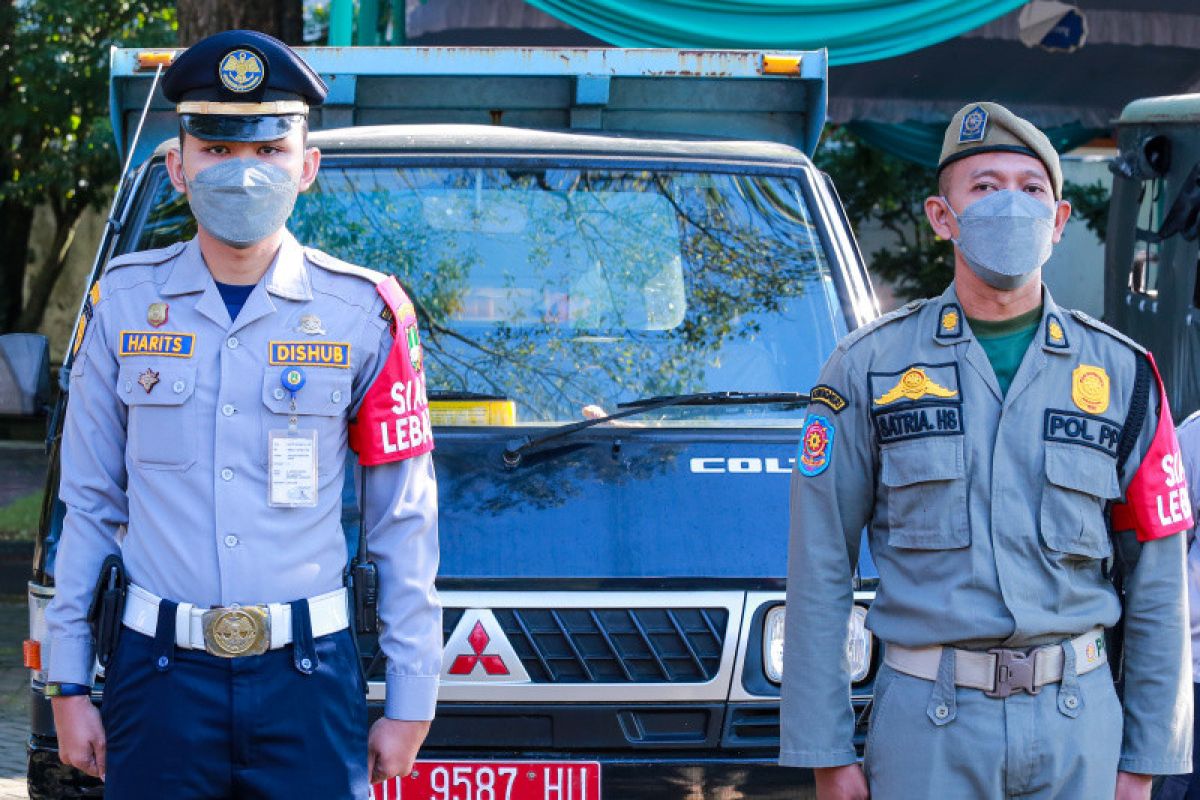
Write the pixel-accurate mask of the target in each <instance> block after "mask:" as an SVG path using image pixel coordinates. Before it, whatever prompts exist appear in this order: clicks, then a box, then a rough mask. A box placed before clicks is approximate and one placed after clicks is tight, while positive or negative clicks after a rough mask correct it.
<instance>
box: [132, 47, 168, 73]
mask: <svg viewBox="0 0 1200 800" xmlns="http://www.w3.org/2000/svg"><path fill="white" fill-rule="evenodd" d="M174 60H175V53H174V52H172V51H170V50H146V51H144V52H141V53H138V69H139V70H152V69H155V68H156V67H162V68H163V69H166V68H167V67H169V66H171V62H172V61H174Z"/></svg>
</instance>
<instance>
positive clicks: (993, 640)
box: [781, 103, 1192, 800]
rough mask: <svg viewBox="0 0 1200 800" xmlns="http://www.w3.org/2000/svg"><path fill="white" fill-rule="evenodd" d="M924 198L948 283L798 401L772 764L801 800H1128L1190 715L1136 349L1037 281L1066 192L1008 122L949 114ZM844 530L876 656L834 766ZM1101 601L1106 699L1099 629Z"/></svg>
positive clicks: (1164, 504)
mask: <svg viewBox="0 0 1200 800" xmlns="http://www.w3.org/2000/svg"><path fill="white" fill-rule="evenodd" d="M925 210H926V213H927V216H928V218H929V221H930V224H931V225H932V227H933V230H934V231H935V232H936V233H937V234H938V235H939V236H941V237H943V238H945V239H948V240H951V241H952V242H953V243H954V254H955V268H954V282H953V283H952V284H951V285H950V287H949V288H948V289H947V290H946V291H945V293H944V294H943V295H942V296H941V297H940V298H937V299H935V300H927V301H919V302H915V303H910V304H909V305H907V306H905V307H904V308H902V309H900V310H898V311H896V312H894V313H892V314H888V315H886V316H885V317H883V318H882V319H880V320H878V321H876V322H875V323H872V324H870V325H868V326H865V327H864V328H863V329H861V330H859V331H856V332H855V333H853V334H851V335H850V336H848V337H847V338H846V339H845V340H843V341H842V342H841V343H840V344H839V346H838V348H837V350H836V351H835V352H834V354H833V355H832V356H831V357H830V359H829V361H828V362H827V363H826V365H825V367H824V369H823V371H822V373H821V378H820V384H819V387H817V388H814V390H813V392H812V397H813V405H812V407H811V408H810V410H809V414H808V417H807V419H806V422H805V428H804V439H803V442H802V443H801V446H800V453H799V456H798V459H797V470H796V473H795V475H794V476H793V479H792V529H791V544H790V548H789V567H788V584H787V590H788V594H787V621H786V626H787V627H786V646H785V650H784V686H783V700H782V703H783V707H782V719H783V736H782V747H781V763H783V764H785V765H789V766H803V767H812V768H814V770H815V776H816V783H817V793H818V796H819V797H820V798H821V799H822V800H829V799H830V798H865V797H867V796H868V793H869V794H870V796H872V797H875V798H905V800H911V799H912V798H935V797H936V798H941V797H947V798H949V797H954V798H959V797H964V798H965V797H978V798H984V797H986V798H1002V797H1038V798H1053V797H1073V798H1074V797H1079V798H1084V797H1086V798H1111V797H1114V796H1116V797H1119V798H1147V797H1149V792H1150V783H1151V777H1150V776H1152V775H1155V774H1170V773H1176V772H1185V771H1187V770H1188V769H1189V765H1190V761H1191V726H1192V693H1191V686H1190V683H1191V674H1190V673H1191V670H1190V659H1189V658H1188V654H1187V636H1186V631H1187V620H1186V603H1185V591H1184V570H1183V563H1184V562H1183V536H1181V535H1179V533H1180V532H1181V531H1184V530H1186V529H1187V528H1189V527H1190V526H1191V524H1192V517H1191V510H1190V509H1191V506H1190V502H1189V499H1188V490H1187V485H1186V481H1185V479H1184V476H1183V468H1182V465H1181V462H1180V455H1179V451H1178V445H1177V443H1176V441H1175V436H1174V427H1173V425H1172V422H1171V417H1170V411H1169V409H1168V408H1167V403H1166V395H1165V393H1164V392H1163V390H1162V386H1161V383H1160V381H1159V380H1158V374H1157V370H1156V369H1155V368H1154V362H1153V359H1152V358H1150V356H1149V354H1148V353H1146V352H1145V351H1144V350H1143V349H1142V348H1141V347H1139V346H1138V345H1136V344H1135V343H1133V342H1132V341H1130V340H1128V339H1126V338H1125V337H1124V336H1122V335H1120V334H1119V333H1117V332H1115V331H1113V330H1111V329H1109V328H1107V327H1106V326H1104V325H1103V324H1101V323H1099V322H1097V321H1096V320H1094V319H1092V318H1091V317H1088V316H1087V315H1085V314H1082V313H1080V312H1075V311H1069V310H1067V309H1063V308H1060V307H1058V306H1057V305H1056V304H1055V303H1054V301H1053V300H1052V299H1051V297H1050V295H1049V293H1048V292H1046V291H1045V288H1044V286H1043V285H1042V282H1041V267H1042V265H1043V264H1045V262H1046V260H1047V259H1048V258H1049V256H1050V252H1051V248H1052V246H1053V243H1055V242H1057V241H1058V240H1059V238H1060V236H1061V235H1062V230H1063V226H1064V224H1065V223H1066V221H1067V218H1068V216H1069V215H1070V205H1069V204H1068V203H1067V202H1066V201H1064V200H1063V199H1062V173H1061V171H1060V167H1059V162H1058V156H1057V154H1056V153H1055V151H1054V149H1053V147H1052V146H1051V144H1050V142H1049V140H1047V138H1046V137H1045V135H1043V134H1042V133H1041V131H1039V130H1037V129H1036V128H1035V127H1034V126H1033V125H1031V124H1030V123H1029V122H1027V121H1026V120H1023V119H1021V118H1019V117H1017V116H1016V115H1014V114H1012V113H1011V112H1010V111H1008V110H1007V109H1005V108H1003V107H1002V106H999V105H997V104H994V103H972V104H970V105H967V106H966V107H964V108H963V109H962V110H960V111H959V112H958V114H957V115H956V116H955V117H954V119H953V120H952V122H951V124H950V127H949V128H948V129H947V131H946V137H945V141H944V143H943V148H942V155H941V159H940V167H939V193H938V196H935V197H930V198H929V199H928V200H927V201H926V203H925ZM1109 519H1111V527H1112V530H1113V531H1114V533H1113V534H1111V535H1110V533H1109V525H1108V520H1109ZM864 525H866V526H868V530H869V536H870V540H869V541H870V546H871V552H872V554H873V556H874V558H875V562H876V564H877V565H878V568H879V576H880V584H879V590H878V594H877V597H876V600H875V602H874V604H873V605H872V607H871V610H870V613H869V615H868V618H867V625H868V627H869V628H870V629H871V630H872V631H873V633H874V634H875V636H876V637H878V639H879V640H880V641H881V643H882V646H883V654H884V655H883V665H882V666H881V668H880V670H879V674H878V677H877V678H876V681H875V694H874V703H873V706H872V711H871V717H870V728H869V733H868V737H867V745H866V757H865V764H864V768H860V767H859V765H858V763H857V759H856V753H855V749H854V745H853V742H852V734H853V730H854V717H853V715H852V712H851V706H850V702H849V693H848V689H849V675H848V673H847V668H846V657H845V652H846V635H847V618H848V616H849V614H850V609H851V603H852V595H851V570H852V568H853V565H854V564H855V563H856V562H857V559H858V549H859V541H860V535H861V531H862V529H863V526H864ZM1110 569H1117V570H1119V571H1120V572H1121V573H1122V574H1123V576H1124V589H1125V593H1124V598H1121V597H1120V596H1119V595H1118V592H1117V591H1116V590H1115V589H1114V585H1113V583H1112V581H1111V580H1110V576H1111V573H1110ZM1122 599H1123V600H1124V641H1125V646H1124V653H1125V655H1124V686H1125V693H1124V708H1122V706H1121V704H1120V703H1119V702H1118V699H1117V695H1116V693H1115V691H1114V687H1113V679H1112V674H1111V672H1110V669H1109V664H1108V658H1109V648H1108V640H1107V639H1106V635H1105V628H1109V627H1112V626H1114V625H1116V624H1117V622H1118V619H1120V618H1121V614H1122Z"/></svg>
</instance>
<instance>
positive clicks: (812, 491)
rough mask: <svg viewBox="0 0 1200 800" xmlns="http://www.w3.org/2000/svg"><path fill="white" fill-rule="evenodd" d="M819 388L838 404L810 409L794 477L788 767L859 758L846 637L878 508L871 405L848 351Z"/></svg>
mask: <svg viewBox="0 0 1200 800" xmlns="http://www.w3.org/2000/svg"><path fill="white" fill-rule="evenodd" d="M818 390H820V393H821V394H822V395H823V396H824V397H826V398H828V399H829V401H830V402H829V403H826V404H820V403H816V402H814V403H813V404H812V405H810V406H809V413H808V418H807V419H806V421H805V425H804V437H805V438H804V441H802V442H801V444H800V452H799V454H798V456H797V469H796V471H795V472H793V474H792V490H791V533H790V539H789V546H788V580H787V618H786V623H785V626H786V628H785V638H784V651H783V663H784V672H783V690H782V697H781V705H782V708H781V715H780V716H781V721H782V730H781V742H780V758H779V763H780V764H782V765H784V766H793V767H833V766H841V765H843V764H852V763H854V762H855V760H856V758H857V755H856V753H855V750H854V744H853V734H854V713H853V709H852V708H851V706H850V670H849V664H848V662H847V650H846V636H847V623H848V621H849V618H850V610H851V606H852V604H853V592H852V587H851V578H852V575H853V570H854V565H855V564H856V563H857V561H858V550H859V542H860V537H861V536H862V529H863V526H864V525H865V524H866V523H867V521H868V519H869V518H870V515H871V512H872V509H873V508H874V503H875V478H874V476H875V456H874V445H873V443H872V440H871V428H870V414H869V409H868V407H867V403H866V401H865V400H864V398H863V388H862V385H861V382H860V380H859V379H858V378H857V377H856V375H854V374H853V373H852V371H851V369H850V367H849V365H848V364H847V361H846V359H845V357H844V354H843V353H841V352H840V351H839V352H837V353H835V354H834V356H833V357H832V358H831V359H830V361H829V363H827V364H826V366H825V369H824V370H823V371H822V373H821V383H820V385H819V386H818V387H815V388H814V390H813V396H814V397H815V396H817V395H818ZM830 390H831V391H830ZM834 406H842V408H841V410H840V411H834ZM822 437H825V443H824V445H822ZM822 447H824V450H825V453H824V455H825V458H824V460H823V459H822V453H821V448H822Z"/></svg>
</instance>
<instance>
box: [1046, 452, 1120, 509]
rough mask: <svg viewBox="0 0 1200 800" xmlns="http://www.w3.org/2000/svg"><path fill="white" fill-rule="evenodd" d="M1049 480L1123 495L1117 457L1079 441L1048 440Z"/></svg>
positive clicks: (1107, 494) (1092, 492) (1094, 493)
mask: <svg viewBox="0 0 1200 800" xmlns="http://www.w3.org/2000/svg"><path fill="white" fill-rule="evenodd" d="M1046 480H1047V481H1049V482H1050V483H1052V484H1054V485H1055V486H1060V487H1062V488H1064V489H1071V490H1072V491H1076V492H1082V493H1083V494H1090V495H1092V496H1094V497H1099V498H1102V499H1105V500H1108V499H1111V498H1114V497H1119V496H1120V495H1121V486H1120V483H1119V482H1118V481H1117V462H1116V461H1115V460H1114V459H1113V457H1112V456H1109V455H1105V454H1104V453H1098V452H1092V451H1091V450H1090V449H1088V448H1085V447H1080V446H1079V445H1071V444H1053V443H1047V444H1046Z"/></svg>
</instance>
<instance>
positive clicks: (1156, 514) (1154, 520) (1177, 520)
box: [1112, 353, 1195, 542]
mask: <svg viewBox="0 0 1200 800" xmlns="http://www.w3.org/2000/svg"><path fill="white" fill-rule="evenodd" d="M1146 357H1147V358H1149V359H1150V369H1151V370H1153V372H1154V380H1155V381H1156V382H1157V384H1158V429H1157V430H1156V431H1155V432H1154V439H1153V440H1152V441H1151V442H1150V449H1149V450H1147V451H1146V455H1145V457H1143V458H1142V463H1141V464H1140V465H1139V466H1138V471H1137V473H1136V474H1135V475H1134V476H1133V480H1131V481H1130V482H1129V488H1128V489H1127V490H1126V492H1125V502H1124V503H1114V504H1113V507H1112V525H1113V530H1118V531H1128V530H1132V531H1135V532H1136V533H1137V538H1138V541H1139V542H1149V541H1153V540H1154V539H1161V538H1163V537H1164V536H1170V535H1171V534H1174V533H1179V532H1180V531H1186V530H1188V529H1189V528H1191V527H1192V526H1193V525H1194V524H1195V523H1193V521H1192V504H1191V499H1190V497H1189V495H1188V486H1187V477H1186V476H1185V475H1184V472H1183V456H1182V455H1181V454H1180V452H1179V440H1178V439H1176V438H1175V423H1174V422H1172V421H1171V407H1170V405H1169V404H1168V403H1167V391H1166V389H1165V388H1164V387H1163V382H1162V377H1161V376H1160V375H1159V374H1158V366H1157V365H1156V364H1155V363H1154V357H1153V356H1152V355H1150V354H1149V353H1147V354H1146Z"/></svg>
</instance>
